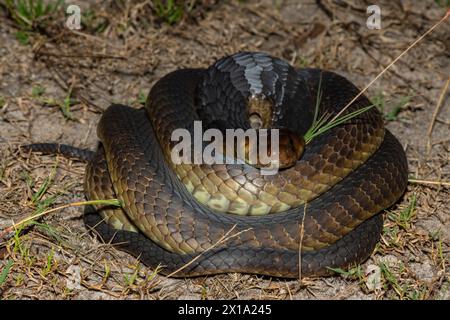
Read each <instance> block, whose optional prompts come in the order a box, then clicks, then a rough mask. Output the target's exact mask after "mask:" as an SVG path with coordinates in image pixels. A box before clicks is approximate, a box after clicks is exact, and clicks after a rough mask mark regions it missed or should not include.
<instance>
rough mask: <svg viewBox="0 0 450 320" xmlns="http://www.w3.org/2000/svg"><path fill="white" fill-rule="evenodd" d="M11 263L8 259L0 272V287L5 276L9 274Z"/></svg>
mask: <svg viewBox="0 0 450 320" xmlns="http://www.w3.org/2000/svg"><path fill="white" fill-rule="evenodd" d="M13 263H14V261H12V260H8V262H7V263H6V266H5V268H4V269H3V270H2V273H0V287H1V286H2V285H3V284H4V283H5V281H6V278H7V277H8V274H9V270H11V267H12V265H13Z"/></svg>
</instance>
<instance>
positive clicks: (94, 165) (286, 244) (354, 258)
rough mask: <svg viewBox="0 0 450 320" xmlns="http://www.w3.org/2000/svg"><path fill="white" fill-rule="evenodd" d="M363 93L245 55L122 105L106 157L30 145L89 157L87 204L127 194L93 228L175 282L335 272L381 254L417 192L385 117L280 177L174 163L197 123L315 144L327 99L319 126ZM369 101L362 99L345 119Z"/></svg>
mask: <svg viewBox="0 0 450 320" xmlns="http://www.w3.org/2000/svg"><path fill="white" fill-rule="evenodd" d="M358 92H359V91H358V89H357V88H356V87H355V86H354V85H353V84H351V83H350V82H349V81H348V80H347V79H345V78H344V77H342V76H339V75H337V74H335V73H332V72H328V71H322V70H319V69H295V68H293V67H292V66H290V65H289V64H288V63H286V62H284V61H283V60H280V59H277V58H273V57H271V56H269V55H267V54H264V53H252V52H243V53H237V54H234V55H231V56H228V57H225V58H222V59H220V60H218V61H217V62H216V63H214V64H213V65H212V66H211V67H209V68H208V69H182V70H177V71H175V72H172V73H170V74H168V75H166V76H165V77H163V78H162V79H160V80H159V81H158V82H157V83H156V84H155V85H154V86H153V88H152V89H151V91H150V94H149V96H148V99H147V102H146V106H145V108H142V109H133V108H131V107H127V106H123V105H111V106H110V107H109V108H108V109H107V110H106V111H105V112H104V114H103V116H102V118H101V120H100V123H99V125H98V130H97V133H98V137H99V139H100V142H101V143H100V145H99V148H98V150H97V151H96V152H95V153H94V152H92V151H87V150H80V149H77V148H73V147H70V146H65V145H54V144H34V145H31V149H32V150H35V151H44V152H54V151H58V152H60V153H63V154H66V155H69V156H75V157H78V158H84V159H86V160H89V163H88V166H87V169H86V175H85V191H86V196H87V198H88V199H110V198H118V199H119V200H120V201H121V202H122V204H123V207H122V208H113V207H100V206H98V207H96V208H93V207H89V208H87V211H86V214H85V223H86V224H87V225H88V226H89V227H91V228H93V229H95V230H96V231H97V232H98V234H99V235H100V236H101V237H102V238H103V240H104V241H106V242H110V241H111V242H112V243H116V244H117V245H118V246H119V247H120V248H122V249H123V250H126V251H128V252H130V253H132V254H133V255H135V256H138V257H139V259H140V260H141V261H142V262H144V263H145V264H147V265H149V266H151V267H157V266H161V267H162V268H161V273H163V274H171V273H172V275H173V276H180V277H185V276H196V275H205V274H216V273H225V272H243V273H256V274H264V275H270V276H280V277H298V276H299V275H300V274H301V275H325V274H328V273H329V272H330V268H336V267H341V268H343V267H347V266H350V265H351V264H354V263H360V262H362V261H364V260H365V259H366V258H367V257H368V256H369V255H370V253H371V252H372V250H373V248H374V247H375V245H376V243H377V242H378V240H379V237H380V233H381V228H382V216H381V214H379V213H380V211H382V210H383V209H386V208H387V207H389V206H391V205H392V204H393V203H394V202H395V201H396V200H398V198H399V197H400V196H401V195H402V193H403V192H404V190H405V188H406V183H407V161H406V157H405V153H404V151H403V149H402V147H401V145H400V144H399V142H398V141H397V140H396V138H395V137H394V136H393V135H392V134H391V133H390V132H389V131H387V130H386V129H384V127H383V119H382V116H381V114H380V113H379V112H378V111H377V110H376V108H371V109H370V110H368V111H367V112H364V113H362V114H360V115H358V116H357V117H355V118H352V119H351V120H348V121H346V122H345V123H344V124H341V125H339V126H336V127H334V128H332V129H330V130H328V131H326V132H324V133H323V134H321V135H319V136H317V137H316V138H314V139H313V140H312V141H311V142H310V143H309V144H307V145H306V146H305V147H304V150H303V151H302V155H301V156H300V158H299V159H296V160H295V161H294V163H293V166H290V167H288V168H285V169H281V170H280V171H279V172H278V173H277V174H276V175H262V174H261V172H260V171H259V169H257V168H255V167H253V166H250V165H247V164H235V165H226V164H213V165H206V164H178V165H177V164H174V163H173V162H172V161H171V159H170V150H171V146H172V145H173V144H171V141H170V137H171V133H172V132H173V130H174V129H177V128H185V129H187V130H188V131H189V132H192V130H193V122H194V121H195V120H201V121H202V123H203V126H204V128H218V129H220V130H224V129H226V128H242V129H244V130H245V129H248V128H251V127H253V123H252V121H253V120H252V117H254V116H255V115H256V118H257V120H258V121H259V123H258V126H259V127H271V128H280V129H283V130H287V131H288V134H287V135H288V136H298V137H303V135H304V134H305V133H306V131H307V130H308V129H309V128H310V127H311V125H312V123H313V121H314V119H317V118H315V116H317V114H316V115H315V110H316V109H315V104H316V101H320V105H319V109H318V110H319V115H318V116H320V115H322V114H329V115H331V116H332V115H335V114H336V113H337V112H339V111H340V110H341V109H342V108H343V107H344V106H345V105H346V104H347V103H348V102H349V101H350V100H351V99H352V98H353V97H355V96H356V95H357V94H358ZM318 99H319V100H318ZM368 105H370V102H369V100H368V99H367V98H366V97H364V96H360V97H359V98H358V99H357V100H356V101H355V102H354V103H353V104H352V105H351V106H350V108H348V109H347V110H346V111H345V113H344V114H347V113H349V112H352V111H355V110H357V109H360V108H362V107H366V106H368ZM288 140H289V141H290V143H291V144H292V139H291V138H289V137H288ZM294 140H295V139H294ZM302 148H303V146H302ZM56 149H57V150H56ZM296 150H297V149H296ZM280 154H281V152H280ZM300 244H301V245H300ZM174 271H176V272H175V273H174Z"/></svg>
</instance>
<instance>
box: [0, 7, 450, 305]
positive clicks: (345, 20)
mask: <svg viewBox="0 0 450 320" xmlns="http://www.w3.org/2000/svg"><path fill="white" fill-rule="evenodd" d="M70 2H71V1H67V3H70ZM72 2H73V1H72ZM76 3H77V4H80V6H81V10H82V13H83V17H82V23H83V29H82V30H80V31H78V32H72V31H70V30H69V29H67V28H65V27H64V19H65V17H64V13H63V11H62V9H60V10H57V11H56V12H55V13H52V15H51V17H50V19H47V20H43V21H40V22H38V23H37V26H35V25H33V30H32V31H27V32H28V44H22V43H21V42H20V41H19V40H18V39H19V38H20V37H18V36H17V32H18V31H20V30H21V28H23V27H21V26H20V24H19V23H18V22H17V21H16V20H14V19H13V17H12V16H11V12H10V11H8V10H7V9H6V7H5V6H3V5H0V230H2V229H4V228H7V227H9V226H10V225H11V224H12V223H13V221H14V222H18V221H20V220H21V219H24V218H25V217H27V216H29V215H30V214H33V213H35V212H36V211H37V210H44V209H46V208H53V207H57V206H60V205H63V204H68V203H71V202H74V201H81V200H84V196H83V186H82V182H83V173H84V166H85V164H83V163H80V162H76V161H70V160H66V159H63V158H61V157H54V156H42V155H36V154H33V155H27V154H20V153H19V152H18V151H17V147H18V146H19V145H20V144H25V143H30V142H44V141H56V142H62V143H68V144H73V145H76V146H78V147H88V148H94V147H95V146H96V141H97V138H96V130H95V128H96V124H97V121H98V119H99V116H100V114H101V112H102V110H104V109H105V108H106V107H107V106H108V105H109V104H110V103H112V102H121V103H128V104H130V105H132V106H135V107H139V106H140V105H141V102H142V97H143V96H145V94H146V93H147V92H148V90H149V89H150V88H151V86H152V85H153V84H154V83H155V81H157V80H158V79H159V78H160V77H161V76H163V75H164V74H166V73H167V72H169V71H172V70H175V69H177V68H181V67H205V66H208V65H209V64H211V63H212V62H213V61H214V60H215V59H217V58H220V57H222V56H224V55H227V54H230V53H233V52H236V51H239V50H257V51H265V52H269V53H270V54H272V55H275V56H278V57H281V58H284V59H285V60H287V61H289V62H290V63H292V64H293V65H295V66H297V67H304V66H308V67H319V68H323V69H329V70H333V71H336V72H338V73H340V74H342V75H344V76H346V77H348V79H350V80H351V81H353V82H354V83H355V84H357V85H358V86H359V87H361V88H362V87H364V86H365V85H366V84H367V83H368V82H370V80H372V79H373V78H374V77H375V76H376V75H377V74H378V73H379V72H380V71H381V70H382V69H383V67H385V66H386V65H388V64H389V62H390V61H391V60H392V59H393V58H395V57H396V56H397V55H399V54H400V53H401V52H402V50H404V49H405V48H407V47H408V45H409V44H410V43H412V42H413V41H414V40H415V39H416V38H417V37H418V36H419V35H421V34H422V33H424V32H425V31H426V30H427V29H428V28H429V27H430V26H431V25H433V24H434V23H435V22H437V21H438V20H439V19H440V18H441V17H442V16H443V15H444V14H445V11H446V9H445V7H442V6H440V5H438V1H420V4H418V3H419V2H418V1H417V2H415V1H402V2H395V3H392V1H385V2H381V4H380V6H381V9H382V20H381V29H380V30H370V29H368V28H367V27H366V19H367V14H366V8H367V5H368V4H369V3H364V2H362V1H360V2H358V1H349V0H342V1H321V2H320V3H321V5H318V4H317V3H316V2H315V1H262V2H260V3H259V2H255V1H239V2H238V1H226V2H225V1H224V2H222V1H220V2H218V1H196V2H195V5H194V7H193V9H192V10H191V11H189V12H188V11H187V10H185V12H184V16H183V18H182V19H181V20H180V21H178V22H176V23H174V24H173V25H170V24H168V23H166V22H164V21H163V20H164V19H162V18H158V17H157V15H156V13H155V12H156V8H157V6H156V2H152V1H118V2H117V1H103V2H102V3H103V4H102V5H100V4H99V3H101V1H76ZM105 3H106V4H105ZM449 46H450V22H449V21H447V22H446V23H444V24H442V25H441V26H440V27H438V28H437V29H436V30H435V31H434V32H433V33H432V34H430V35H429V36H428V37H427V38H425V39H424V40H423V41H422V42H420V43H419V44H418V45H417V46H416V47H415V48H413V49H412V50H411V51H410V52H408V53H407V55H405V56H404V57H403V58H402V60H400V61H399V62H398V63H396V64H395V65H394V66H393V67H392V68H391V69H390V70H389V71H388V72H387V73H386V74H385V75H383V77H382V78H380V79H379V80H378V81H377V82H376V83H375V84H374V85H373V86H371V87H370V89H369V90H368V95H369V97H371V99H372V100H376V101H382V100H383V99H384V103H383V104H382V105H383V106H384V108H383V109H384V110H383V112H384V113H385V114H386V118H387V119H386V126H387V127H388V128H389V129H390V130H391V131H392V132H393V133H394V134H395V135H396V136H397V137H398V138H399V140H400V141H401V143H402V144H403V146H404V148H405V150H406V152H407V156H408V162H409V171H410V177H411V178H412V179H413V178H415V179H420V180H426V181H425V182H420V183H417V182H413V181H411V182H410V183H409V185H408V190H407V192H406V194H405V195H404V197H402V198H401V199H400V200H399V202H398V203H397V204H396V205H395V206H394V207H393V208H391V209H390V210H388V211H387V212H386V213H385V227H384V231H383V235H382V240H381V241H380V243H379V245H378V246H377V248H376V250H375V252H374V254H373V255H372V256H371V258H370V259H369V260H368V261H367V262H365V263H364V264H362V265H361V266H358V267H356V268H354V269H352V270H349V271H346V272H344V273H343V274H337V275H336V276H335V277H329V278H319V279H302V280H301V281H292V280H289V281H288V280H282V279H270V278H262V277H258V276H250V275H240V274H227V275H220V276H214V277H200V278H195V279H187V280H185V279H168V278H166V277H163V276H160V275H157V274H155V273H154V270H150V269H149V268H147V267H145V266H144V265H142V264H140V263H139V262H138V261H137V260H136V259H134V258H133V257H131V256H130V255H128V254H126V253H123V252H120V251H117V250H115V249H114V248H112V247H111V246H109V245H104V244H101V243H100V242H99V241H98V240H97V239H96V238H95V237H94V236H93V235H92V234H90V233H89V232H87V230H86V228H85V227H84V225H83V223H82V218H81V217H82V212H83V209H82V207H70V208H67V209H63V210H60V211H58V212H55V213H53V214H48V215H45V216H44V217H42V218H40V219H37V220H36V223H33V224H31V225H28V227H26V228H25V229H24V230H21V231H20V232H19V231H17V232H16V233H15V234H14V235H13V236H12V237H8V236H10V235H9V234H8V236H4V237H3V238H2V239H0V259H1V260H0V298H1V299H119V298H120V299H139V298H140V299H142V298H144V299H218V298H220V299H233V298H241V299H243V298H248V299H261V298H265V299H450V291H449V290H450V282H449V271H448V270H449V257H450V255H449V244H450V215H449V213H450V209H449V205H450V203H449V193H450V192H449V186H448V181H449V180H450V166H449V142H450V140H449V132H450V131H449V125H450V108H449V99H448V90H447V91H445V90H444V89H445V84H446V82H447V81H448V77H449V71H450V66H449V64H450V59H449V55H448V52H450V48H449ZM69 95H70V97H71V100H70V104H69V103H68V102H69V100H68V99H66V98H67V97H68V96H69ZM440 97H442V99H441V100H442V103H441V104H439V103H438V101H439V99H440ZM65 101H66V103H65ZM396 107H399V108H400V107H401V108H400V112H398V114H396V112H394V111H395V109H396ZM436 112H437V113H436ZM435 113H436V115H434V114H435ZM431 125H433V127H432V129H431V130H430V129H429V128H430V126H431ZM439 181H447V185H444V184H439ZM39 191H41V194H39ZM1 275H4V276H5V277H2V276H1Z"/></svg>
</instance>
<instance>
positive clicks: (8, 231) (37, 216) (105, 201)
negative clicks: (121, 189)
mask: <svg viewBox="0 0 450 320" xmlns="http://www.w3.org/2000/svg"><path fill="white" fill-rule="evenodd" d="M114 201H116V202H117V203H119V202H118V200H117V199H110V200H91V201H79V202H72V203H69V204H65V205H62V206H59V207H56V208H52V209H49V210H45V211H43V212H41V213H38V214H35V215H31V216H29V217H27V218H25V219H23V220H21V221H19V222H17V223H14V224H13V225H12V226H10V227H7V228H6V229H5V230H3V232H2V233H0V239H1V238H3V237H4V236H5V235H7V234H8V233H10V232H12V231H14V230H16V229H17V228H19V227H21V226H22V225H24V224H25V223H27V222H29V221H31V220H34V219H36V218H39V217H42V216H45V215H46V214H49V213H52V212H55V211H58V210H61V209H66V208H70V207H79V206H85V205H96V204H97V205H98V204H109V205H115V204H114Z"/></svg>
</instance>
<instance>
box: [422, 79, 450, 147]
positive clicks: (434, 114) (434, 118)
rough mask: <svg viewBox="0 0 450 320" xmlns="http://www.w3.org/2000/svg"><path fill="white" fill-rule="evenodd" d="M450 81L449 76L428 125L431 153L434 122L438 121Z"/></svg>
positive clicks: (428, 144)
mask: <svg viewBox="0 0 450 320" xmlns="http://www.w3.org/2000/svg"><path fill="white" fill-rule="evenodd" d="M449 83H450V77H448V79H447V81H446V82H445V85H444V88H442V91H441V94H440V95H439V100H438V103H437V105H436V108H435V109H434V112H433V116H432V117H431V122H430V126H429V127H428V143H427V152H428V153H430V151H431V135H432V133H433V127H434V123H435V122H436V118H437V115H438V113H439V110H440V109H441V106H442V105H443V102H444V97H445V94H446V93H447V89H448V85H449Z"/></svg>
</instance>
